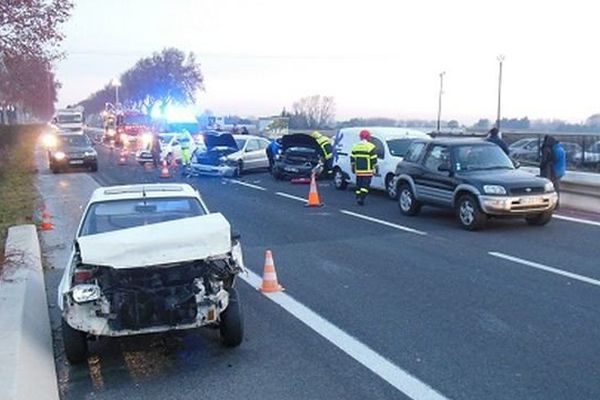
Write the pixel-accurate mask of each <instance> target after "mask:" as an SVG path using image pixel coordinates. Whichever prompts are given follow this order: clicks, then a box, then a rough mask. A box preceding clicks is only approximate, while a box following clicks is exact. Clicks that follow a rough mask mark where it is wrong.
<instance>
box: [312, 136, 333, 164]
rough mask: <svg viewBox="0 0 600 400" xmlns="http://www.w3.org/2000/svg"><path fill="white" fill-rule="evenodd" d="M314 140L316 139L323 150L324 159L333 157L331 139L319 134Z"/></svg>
mask: <svg viewBox="0 0 600 400" xmlns="http://www.w3.org/2000/svg"><path fill="white" fill-rule="evenodd" d="M315 140H316V141H317V144H318V145H319V147H320V148H321V150H322V151H323V156H324V157H325V160H329V159H331V157H333V147H332V146H331V139H329V138H328V137H326V136H323V135H321V136H319V137H316V138H315Z"/></svg>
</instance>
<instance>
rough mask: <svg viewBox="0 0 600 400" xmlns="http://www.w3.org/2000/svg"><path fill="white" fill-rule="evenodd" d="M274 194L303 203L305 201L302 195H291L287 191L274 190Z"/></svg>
mask: <svg viewBox="0 0 600 400" xmlns="http://www.w3.org/2000/svg"><path fill="white" fill-rule="evenodd" d="M275 194H276V195H277V196H281V197H285V198H288V199H292V200H296V201H301V202H303V203H306V202H307V200H306V199H303V198H302V197H298V196H294V195H291V194H287V193H283V192H276V193H275Z"/></svg>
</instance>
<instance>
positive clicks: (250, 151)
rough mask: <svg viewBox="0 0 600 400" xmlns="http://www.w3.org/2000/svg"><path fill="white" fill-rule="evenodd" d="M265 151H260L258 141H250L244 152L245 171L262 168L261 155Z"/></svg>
mask: <svg viewBox="0 0 600 400" xmlns="http://www.w3.org/2000/svg"><path fill="white" fill-rule="evenodd" d="M263 152H264V150H261V149H260V144H259V142H258V139H248V141H247V143H246V149H245V150H244V156H243V157H244V169H256V168H260V167H259V165H260V159H261V156H262V155H261V153H263Z"/></svg>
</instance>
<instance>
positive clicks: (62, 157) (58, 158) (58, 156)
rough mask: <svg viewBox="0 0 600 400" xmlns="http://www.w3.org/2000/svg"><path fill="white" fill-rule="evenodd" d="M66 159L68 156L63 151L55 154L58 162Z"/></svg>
mask: <svg viewBox="0 0 600 400" xmlns="http://www.w3.org/2000/svg"><path fill="white" fill-rule="evenodd" d="M65 157H66V154H65V153H63V152H62V151H57V152H56V153H54V159H55V160H57V161H60V160H64V159H65Z"/></svg>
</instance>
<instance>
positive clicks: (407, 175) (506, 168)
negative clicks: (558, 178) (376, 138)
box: [394, 139, 558, 230]
mask: <svg viewBox="0 0 600 400" xmlns="http://www.w3.org/2000/svg"><path fill="white" fill-rule="evenodd" d="M518 168H519V165H518V163H517V162H513V161H512V160H511V159H510V158H509V157H508V156H507V155H506V154H505V153H504V152H503V151H502V149H501V148H500V147H499V146H497V145H495V144H493V143H489V142H486V141H483V140H477V139H435V140H433V141H421V140H417V141H414V142H413V143H412V144H411V145H410V146H409V148H408V151H407V153H406V155H405V157H404V160H403V161H402V162H400V163H399V164H398V167H397V168H396V173H395V178H394V179H395V184H396V185H397V188H398V193H399V196H398V201H399V207H400V211H401V212H402V214H404V215H408V216H413V215H416V214H418V213H419V212H420V210H421V207H422V206H424V205H429V206H436V207H445V208H452V209H454V210H455V211H456V215H457V218H458V221H459V223H460V224H461V226H462V227H463V228H465V229H467V230H477V229H480V228H482V227H483V226H484V224H485V223H486V221H487V220H488V219H490V218H492V217H521V218H525V220H526V221H527V223H529V224H530V225H545V224H547V223H548V222H549V221H550V220H551V219H552V214H553V212H554V209H555V208H556V205H557V201H558V195H557V193H556V191H555V190H554V186H553V185H552V182H550V181H549V180H548V179H545V178H541V177H538V176H534V175H533V174H530V173H527V172H525V171H521V170H519V169H518Z"/></svg>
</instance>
